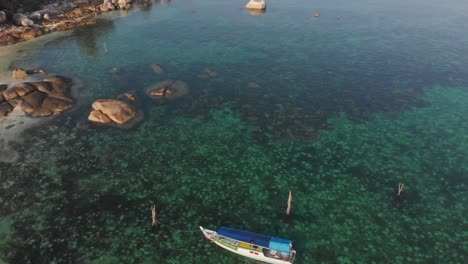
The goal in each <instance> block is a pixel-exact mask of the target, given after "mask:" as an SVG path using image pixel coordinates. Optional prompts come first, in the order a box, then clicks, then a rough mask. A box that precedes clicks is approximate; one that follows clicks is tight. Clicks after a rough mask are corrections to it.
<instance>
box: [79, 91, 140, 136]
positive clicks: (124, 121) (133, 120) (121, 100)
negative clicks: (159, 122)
mask: <svg viewBox="0 0 468 264" xmlns="http://www.w3.org/2000/svg"><path fill="white" fill-rule="evenodd" d="M92 108H93V110H92V111H91V113H90V114H89V116H88V120H89V121H91V122H93V123H97V124H102V125H107V126H117V127H123V128H130V127H133V126H135V125H136V124H137V123H138V122H139V121H140V120H141V119H142V114H143V112H142V111H140V110H139V109H138V101H137V97H136V94H135V92H134V91H129V92H126V93H123V94H121V95H119V96H117V98H116V99H99V100H97V101H95V102H94V103H93V104H92Z"/></svg>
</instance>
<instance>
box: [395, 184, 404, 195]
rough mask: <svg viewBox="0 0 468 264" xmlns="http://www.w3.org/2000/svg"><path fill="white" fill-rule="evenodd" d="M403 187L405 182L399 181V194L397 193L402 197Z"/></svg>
mask: <svg viewBox="0 0 468 264" xmlns="http://www.w3.org/2000/svg"><path fill="white" fill-rule="evenodd" d="M403 187H405V184H404V183H401V182H399V183H398V194H397V196H398V197H400V193H401V192H402V191H403Z"/></svg>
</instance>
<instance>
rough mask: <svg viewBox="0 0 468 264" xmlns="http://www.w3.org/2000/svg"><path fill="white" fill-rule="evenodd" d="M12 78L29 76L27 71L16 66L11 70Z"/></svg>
mask: <svg viewBox="0 0 468 264" xmlns="http://www.w3.org/2000/svg"><path fill="white" fill-rule="evenodd" d="M11 75H12V76H13V78H26V77H28V76H29V74H28V72H27V71H26V70H24V69H21V68H16V69H14V70H13V71H12V72H11Z"/></svg>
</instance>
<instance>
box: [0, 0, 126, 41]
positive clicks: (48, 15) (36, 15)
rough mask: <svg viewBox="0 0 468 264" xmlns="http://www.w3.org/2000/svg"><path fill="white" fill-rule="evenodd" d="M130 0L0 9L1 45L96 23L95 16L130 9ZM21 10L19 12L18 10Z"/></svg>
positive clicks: (67, 2)
mask: <svg viewBox="0 0 468 264" xmlns="http://www.w3.org/2000/svg"><path fill="white" fill-rule="evenodd" d="M132 2H133V0H76V1H65V2H60V3H59V2H57V3H53V4H49V5H44V6H42V8H41V10H37V11H34V12H31V13H24V12H23V11H22V10H16V11H17V12H14V11H12V10H8V9H5V10H2V11H0V44H13V43H16V42H19V41H23V40H28V39H31V38H36V37H39V36H42V35H44V34H46V33H48V32H52V31H61V30H69V29H73V28H77V27H81V26H87V25H92V24H95V23H96V19H95V18H94V16H96V15H98V14H100V13H102V12H107V11H112V10H116V9H130V8H131V7H132ZM20 11H21V12H20Z"/></svg>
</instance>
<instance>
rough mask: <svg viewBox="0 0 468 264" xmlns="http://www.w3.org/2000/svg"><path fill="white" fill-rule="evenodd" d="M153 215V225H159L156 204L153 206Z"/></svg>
mask: <svg viewBox="0 0 468 264" xmlns="http://www.w3.org/2000/svg"><path fill="white" fill-rule="evenodd" d="M151 216H152V218H153V222H152V225H153V226H154V227H158V221H157V220H156V206H154V205H153V206H151Z"/></svg>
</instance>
